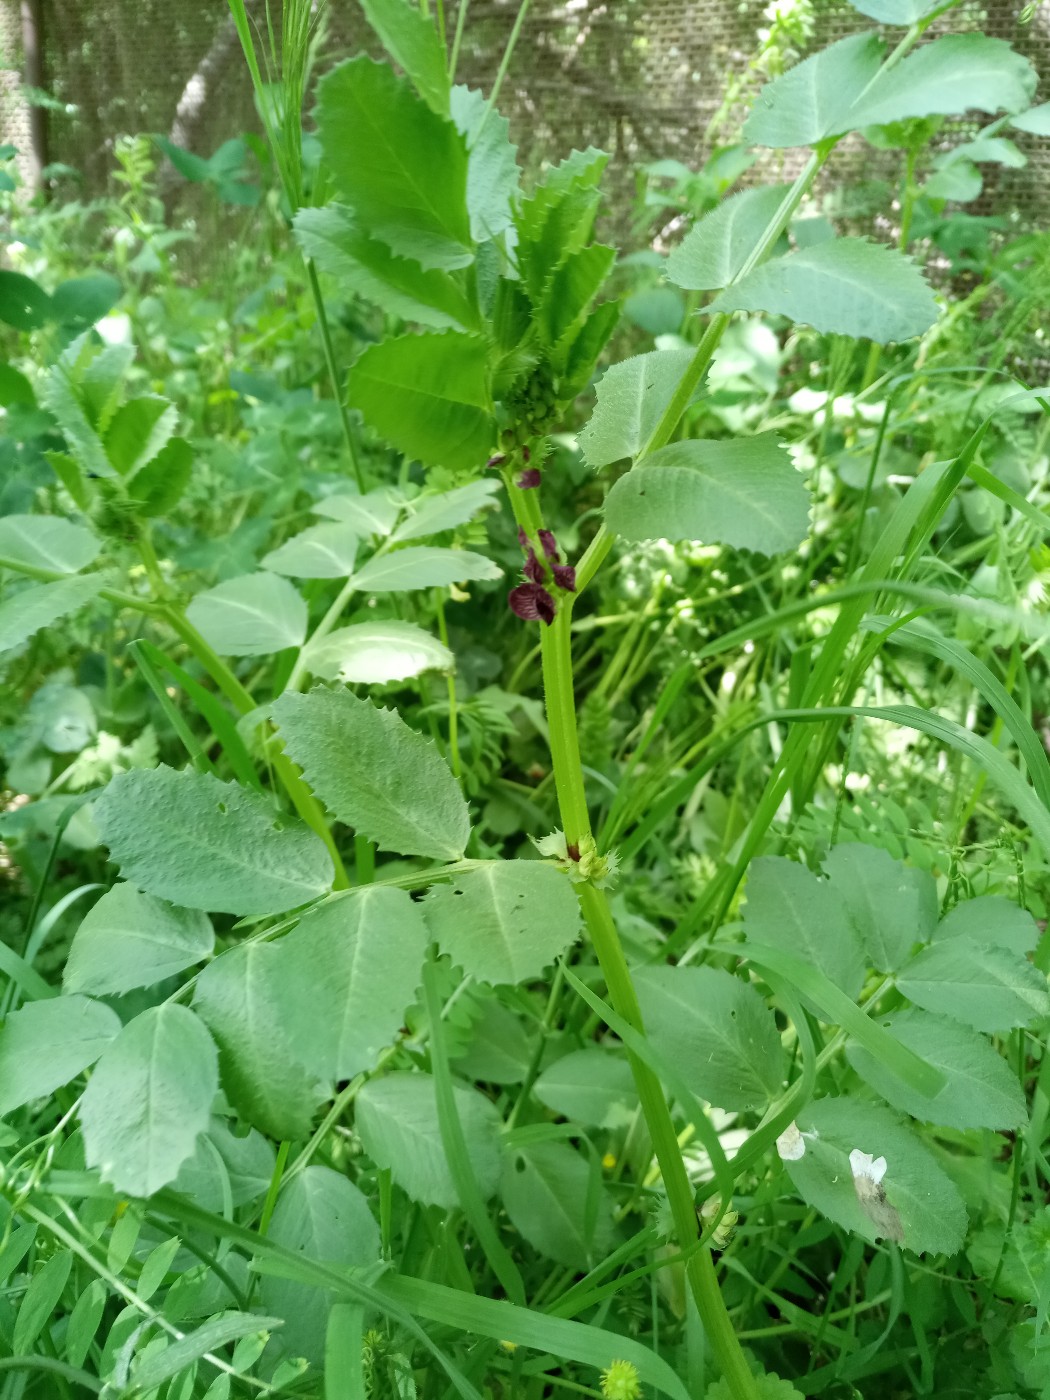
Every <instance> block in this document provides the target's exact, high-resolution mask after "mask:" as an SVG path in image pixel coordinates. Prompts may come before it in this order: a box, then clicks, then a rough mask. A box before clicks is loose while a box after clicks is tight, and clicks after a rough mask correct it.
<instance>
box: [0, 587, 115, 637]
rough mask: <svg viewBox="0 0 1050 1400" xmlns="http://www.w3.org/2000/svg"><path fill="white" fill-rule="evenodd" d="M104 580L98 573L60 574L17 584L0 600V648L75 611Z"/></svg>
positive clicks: (84, 603) (95, 596)
mask: <svg viewBox="0 0 1050 1400" xmlns="http://www.w3.org/2000/svg"><path fill="white" fill-rule="evenodd" d="M106 583H107V580H106V579H105V578H102V577H100V576H99V575H98V574H91V575H88V576H86V577H84V578H60V579H58V580H57V581H56V582H55V583H41V584H36V585H35V586H32V587H29V588H20V589H19V590H18V592H17V593H12V594H11V596H10V597H9V598H5V599H4V601H3V602H2V603H0V652H5V651H12V650H13V649H14V648H15V647H18V646H21V645H22V643H23V642H25V641H28V640H29V638H30V637H32V636H33V634H34V633H35V632H39V631H40V629H41V628H42V627H50V626H51V624H52V623H53V622H57V621H58V620H59V618H60V617H66V616H67V615H68V614H69V613H73V612H78V611H79V609H80V608H82V607H84V606H85V605H86V604H88V603H90V602H93V601H94V600H95V599H96V598H97V597H98V595H99V594H100V593H101V592H102V590H103V588H105V586H106Z"/></svg>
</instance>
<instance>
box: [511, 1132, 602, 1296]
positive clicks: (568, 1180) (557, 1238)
mask: <svg viewBox="0 0 1050 1400" xmlns="http://www.w3.org/2000/svg"><path fill="white" fill-rule="evenodd" d="M593 1190H594V1180H593V1177H592V1172H591V1167H590V1165H589V1163H588V1161H587V1158H586V1157H584V1156H583V1154H582V1153H580V1152H578V1151H577V1150H576V1148H574V1147H570V1146H569V1144H568V1143H566V1142H537V1143H532V1144H530V1145H529V1146H527V1147H522V1148H520V1149H519V1150H518V1151H517V1152H513V1153H510V1154H509V1155H508V1157H507V1160H506V1163H505V1164H504V1168H503V1180H502V1183H501V1186H500V1194H501V1195H502V1197H503V1205H504V1208H505V1209H506V1212H507V1215H508V1217H509V1219H510V1222H511V1224H512V1225H513V1226H514V1228H515V1229H516V1230H517V1231H518V1232H519V1233H520V1234H521V1235H522V1237H523V1238H524V1239H526V1240H527V1241H528V1242H529V1244H531V1245H532V1246H533V1248H534V1249H538V1250H539V1252H540V1253H541V1254H544V1255H546V1256H547V1258H548V1259H553V1260H555V1262H557V1263H559V1264H564V1265H565V1267H566V1268H569V1269H585V1268H586V1267H587V1266H588V1264H589V1263H590V1262H591V1261H592V1260H594V1259H596V1258H600V1257H602V1255H603V1254H605V1253H607V1252H608V1249H609V1246H610V1243H611V1240H612V1234H613V1219H612V1206H611V1204H610V1199H609V1196H608V1194H607V1193H606V1192H604V1191H602V1192H600V1194H599V1195H598V1198H597V1202H596V1205H597V1209H594V1208H593V1206H591V1208H590V1209H589V1208H588V1207H589V1206H590V1205H591V1196H592V1192H593Z"/></svg>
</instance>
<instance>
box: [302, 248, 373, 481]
mask: <svg viewBox="0 0 1050 1400" xmlns="http://www.w3.org/2000/svg"><path fill="white" fill-rule="evenodd" d="M306 275H307V277H308V278H309V279H310V292H311V294H312V296H313V299H314V310H315V311H316V312H317V329H318V330H319V331H320V333H321V347H322V349H323V350H324V361H325V365H326V367H327V369H328V379H329V382H330V384H331V386H332V394H333V395H334V397H335V401H336V404H337V405H338V407H339V422H340V424H341V425H342V429H343V441H344V443H345V444H346V453H347V456H348V457H349V458H350V468H351V470H352V471H353V473H354V480H355V481H356V482H357V489H358V490H359V491H360V492H361V494H362V495H364V491H365V478H364V473H363V472H362V470H361V462H360V459H359V458H358V455H357V448H356V447H355V446H354V434H353V429H352V428H351V427H350V414H349V412H348V411H347V407H346V404H345V402H344V401H343V391H342V387H341V385H340V382H339V370H338V369H337V367H336V363H335V350H334V349H333V346H332V333H331V331H330V330H329V328H328V313H327V312H326V311H325V308H324V297H323V296H322V295H321V283H320V280H319V279H318V276H317V268H316V267H315V266H314V260H313V258H307V259H306Z"/></svg>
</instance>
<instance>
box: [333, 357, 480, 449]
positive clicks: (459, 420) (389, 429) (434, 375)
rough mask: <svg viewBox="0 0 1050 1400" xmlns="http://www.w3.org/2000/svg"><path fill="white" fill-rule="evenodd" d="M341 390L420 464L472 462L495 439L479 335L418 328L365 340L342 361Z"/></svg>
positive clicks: (376, 426) (399, 447) (379, 431)
mask: <svg viewBox="0 0 1050 1400" xmlns="http://www.w3.org/2000/svg"><path fill="white" fill-rule="evenodd" d="M347 395H348V399H349V402H350V404H351V406H352V407H354V408H356V409H358V410H359V411H360V413H361V414H362V416H363V417H364V420H365V422H366V423H367V424H368V425H369V427H371V428H374V429H375V430H376V432H377V433H379V434H380V435H381V436H382V437H384V438H386V439H387V440H388V441H389V442H391V443H392V444H393V445H394V446H395V447H396V448H398V449H399V450H400V451H401V452H404V453H405V455H406V456H408V457H417V458H419V460H420V461H421V462H424V463H425V464H426V465H428V466H445V467H450V468H452V469H453V470H457V469H458V470H464V471H466V470H470V469H471V468H473V469H475V470H480V469H481V468H482V467H483V466H484V465H485V462H486V461H487V460H488V457H489V455H490V453H491V450H492V445H493V443H494V442H495V435H496V423H495V419H494V418H493V416H492V400H491V396H490V394H489V389H488V347H487V345H486V342H485V341H484V340H483V339H482V337H481V336H476V335H467V334H465V333H463V332H462V331H444V332H425V333H423V334H421V335H403V336H396V337H395V338H393V339H392V340H384V341H381V342H380V343H379V344H377V345H372V346H369V348H368V349H367V350H365V351H364V353H363V354H361V355H359V356H358V358H357V360H356V361H355V362H354V364H353V365H352V366H351V367H350V372H349V374H348V376H347Z"/></svg>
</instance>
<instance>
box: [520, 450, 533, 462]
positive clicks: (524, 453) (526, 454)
mask: <svg viewBox="0 0 1050 1400" xmlns="http://www.w3.org/2000/svg"><path fill="white" fill-rule="evenodd" d="M521 460H522V461H523V462H529V461H531V460H532V453H531V452H530V451H529V449H528V448H527V447H523V448H522V449H521Z"/></svg>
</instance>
